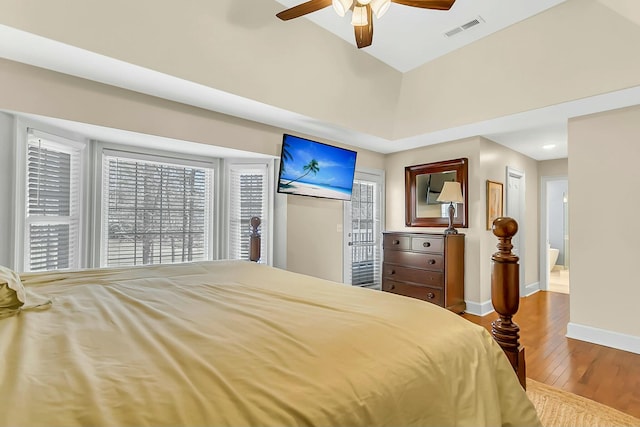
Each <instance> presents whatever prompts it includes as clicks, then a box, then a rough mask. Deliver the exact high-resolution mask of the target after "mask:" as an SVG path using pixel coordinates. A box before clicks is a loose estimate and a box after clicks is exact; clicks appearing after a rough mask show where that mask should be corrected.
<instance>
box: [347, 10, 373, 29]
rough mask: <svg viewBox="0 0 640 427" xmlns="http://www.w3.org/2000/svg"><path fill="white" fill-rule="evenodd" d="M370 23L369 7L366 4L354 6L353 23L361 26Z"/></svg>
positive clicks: (355, 25)
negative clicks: (368, 17) (368, 16)
mask: <svg viewBox="0 0 640 427" xmlns="http://www.w3.org/2000/svg"><path fill="white" fill-rule="evenodd" d="M367 24H369V20H368V19H367V8H366V7H364V6H356V7H354V8H353V16H352V17H351V25H353V26H354V27H361V26H363V25H367Z"/></svg>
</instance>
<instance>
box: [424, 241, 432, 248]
mask: <svg viewBox="0 0 640 427" xmlns="http://www.w3.org/2000/svg"><path fill="white" fill-rule="evenodd" d="M422 246H424V247H425V248H428V247H429V246H431V242H424V243H423V244H422Z"/></svg>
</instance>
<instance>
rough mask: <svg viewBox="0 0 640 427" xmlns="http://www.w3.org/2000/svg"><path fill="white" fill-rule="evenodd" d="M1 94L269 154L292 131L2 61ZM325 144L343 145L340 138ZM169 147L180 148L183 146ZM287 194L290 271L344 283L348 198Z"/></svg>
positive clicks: (48, 109) (366, 163) (113, 124)
mask: <svg viewBox="0 0 640 427" xmlns="http://www.w3.org/2000/svg"><path fill="white" fill-rule="evenodd" d="M0 93H2V96H1V97H0V110H9V111H15V112H21V113H30V114H37V115H41V116H46V117H55V118H62V119H66V120H71V121H77V122H82V123H89V124H94V125H99V126H105V127H110V128H115V129H124V130H128V131H132V132H139V133H144V134H150V135H157V136H163V137H168V138H174V139H178V140H185V141H192V142H198V143H202V144H208V145H215V146H222V147H229V148H235V149H239V150H243V151H249V152H252V153H258V154H264V155H269V156H278V155H279V154H280V147H281V143H282V133H283V132H286V130H283V129H278V128H274V127H271V126H266V125H262V124H258V123H254V122H250V121H247V120H242V119H237V118H234V117H230V116H226V115H223V114H218V113H213V112H211V111H206V110H202V109H198V108H195V107H189V106H186V105H183V104H178V103H175V102H169V101H165V100H162V99H159V98H154V97H151V96H146V95H141V94H139V93H135V92H130V91H126V90H122V89H117V88H113V87H111V86H107V85H103V84H99V83H94V82H90V81H87V80H82V79H78V78H75V77H71V76H67V75H63V74H59V73H54V72H51V71H46V70H42V69H38V68H35V67H31V66H28V65H23V64H18V63H15V62H11V61H6V60H1V59H0ZM2 123H3V122H0V125H2ZM2 127H3V129H2V130H0V137H1V136H2V135H6V134H10V133H11V132H12V130H8V129H6V126H2ZM301 136H304V135H301ZM3 139H4V138H3ZM0 142H1V141H0ZM323 142H326V143H330V144H334V145H342V146H345V145H343V144H339V143H336V142H334V141H327V140H323ZM351 148H352V149H355V148H353V147H351ZM167 149H168V150H174V151H179V150H180V148H179V147H167ZM356 151H358V156H357V166H358V167H359V168H373V169H382V168H383V167H384V156H383V155H382V154H379V153H374V152H371V151H367V150H363V149H356ZM3 173H4V174H5V175H3V177H2V180H3V181H4V182H11V181H12V180H13V175H12V174H11V168H7V169H3ZM4 192H5V191H4V190H3V194H2V195H1V196H2V197H3V198H2V200H3V206H5V207H7V209H9V208H10V206H11V204H10V197H9V199H5V198H4V197H5V194H4ZM286 197H287V199H288V200H287V202H288V203H287V230H286V233H287V255H288V257H289V259H288V260H287V268H288V269H290V270H292V271H297V272H300V273H306V274H310V275H313V276H318V277H322V278H328V279H331V280H337V281H342V244H343V243H342V233H338V232H337V231H336V230H337V225H338V224H342V202H336V201H332V200H324V199H310V198H303V197H301V196H286ZM6 200H8V201H9V202H5V201H6ZM5 211H6V209H4V210H2V211H1V212H0V217H4V216H5V214H6V215H8V213H7V212H8V211H7V212H5ZM7 250H8V249H7ZM3 252H5V250H0V256H2V253H3Z"/></svg>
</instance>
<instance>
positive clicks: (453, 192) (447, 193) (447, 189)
mask: <svg viewBox="0 0 640 427" xmlns="http://www.w3.org/2000/svg"><path fill="white" fill-rule="evenodd" d="M436 200H437V201H438V202H443V203H462V202H464V199H463V198H462V189H461V187H460V183H459V182H456V181H447V182H445V183H444V186H443V187H442V191H441V192H440V195H439V196H438V198H437V199H436Z"/></svg>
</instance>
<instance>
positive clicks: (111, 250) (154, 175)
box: [101, 150, 213, 266]
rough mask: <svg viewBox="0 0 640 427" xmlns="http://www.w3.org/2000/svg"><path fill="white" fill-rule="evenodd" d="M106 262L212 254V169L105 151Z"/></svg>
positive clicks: (172, 260) (178, 259) (129, 262)
mask: <svg viewBox="0 0 640 427" xmlns="http://www.w3.org/2000/svg"><path fill="white" fill-rule="evenodd" d="M102 173H103V178H102V186H103V191H102V206H103V221H102V225H103V229H102V236H101V239H102V242H103V244H102V251H101V254H102V257H101V258H102V262H101V264H102V265H103V266H128V265H140V264H145V265H146V264H166V263H177V262H186V261H198V260H206V259H210V258H211V254H210V249H211V248H210V246H211V245H210V244H209V242H210V236H211V224H212V223H213V218H212V209H211V200H212V181H213V168H212V165H211V164H208V163H205V162H193V161H188V160H184V161H179V160H175V159H168V158H162V157H151V156H145V155H135V154H131V153H125V152H117V151H112V150H104V152H103V169H102Z"/></svg>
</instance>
